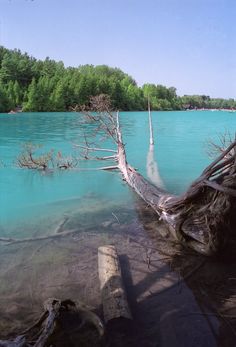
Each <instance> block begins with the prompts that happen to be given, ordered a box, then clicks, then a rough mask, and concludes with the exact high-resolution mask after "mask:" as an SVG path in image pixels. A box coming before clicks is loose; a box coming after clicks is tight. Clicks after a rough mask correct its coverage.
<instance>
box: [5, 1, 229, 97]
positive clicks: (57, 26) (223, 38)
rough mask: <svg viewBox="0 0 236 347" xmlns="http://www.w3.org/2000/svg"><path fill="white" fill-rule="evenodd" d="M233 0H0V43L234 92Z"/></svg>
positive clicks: (187, 89) (141, 77)
mask: <svg viewBox="0 0 236 347" xmlns="http://www.w3.org/2000/svg"><path fill="white" fill-rule="evenodd" d="M235 18H236V0H33V1H32V0H0V45H3V46H5V47H7V48H10V49H13V48H17V49H20V50H21V51H23V52H27V53H28V54H29V55H32V56H33V57H35V58H37V59H45V58H46V57H47V56H48V57H50V58H51V59H55V60H56V61H59V60H61V61H63V62H64V64H65V66H79V65H83V64H93V65H100V64H107V65H109V66H111V67H118V68H120V69H121V70H122V71H124V72H126V73H128V74H129V75H131V76H132V77H133V78H134V79H135V80H136V82H137V83H138V85H140V86H141V85H143V84H144V83H154V84H163V85H165V86H167V87H171V86H174V87H176V88H177V94H178V95H184V94H204V95H209V96H211V97H224V98H236V21H235Z"/></svg>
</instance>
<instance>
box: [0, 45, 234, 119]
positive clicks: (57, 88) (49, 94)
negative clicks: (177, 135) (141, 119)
mask: <svg viewBox="0 0 236 347" xmlns="http://www.w3.org/2000/svg"><path fill="white" fill-rule="evenodd" d="M99 94H107V95H109V97H110V99H111V101H112V106H113V108H114V109H119V110H121V111H137V110H138V111H143V110H145V109H146V108H147V99H148V98H149V99H150V104H151V108H152V109H153V110H165V111H171V110H185V109H201V108H204V109H208V108H210V109H235V108H236V100H235V99H222V98H210V97H209V96H206V95H184V96H182V97H181V96H178V95H177V92H176V88H175V87H166V86H163V85H161V84H149V83H146V84H144V85H143V86H142V87H139V86H138V85H137V83H136V81H135V80H134V79H133V78H132V77H131V76H129V75H128V74H126V73H124V72H123V71H121V70H120V69H119V68H112V67H109V66H107V65H99V66H93V65H80V66H78V67H65V66H64V63H63V62H62V61H59V62H56V61H55V60H52V59H50V58H49V57H47V58H46V59H45V60H44V61H42V60H37V59H35V58H34V57H31V56H29V55H28V54H27V53H22V52H21V51H20V50H17V49H14V50H9V49H7V48H5V47H3V46H0V112H9V111H10V110H15V109H17V108H19V109H21V110H22V111H24V112H60V111H71V110H73V109H74V108H75V107H76V106H79V105H86V104H88V103H89V100H90V97H91V96H95V95H99Z"/></svg>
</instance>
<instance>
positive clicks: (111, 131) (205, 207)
mask: <svg viewBox="0 0 236 347" xmlns="http://www.w3.org/2000/svg"><path fill="white" fill-rule="evenodd" d="M91 106H92V110H93V111H97V113H96V115H94V114H91V113H89V112H85V115H86V119H89V121H90V122H94V123H96V124H98V127H97V129H98V131H100V132H101V130H103V132H104V133H105V134H106V135H107V136H108V137H110V138H111V140H112V141H113V142H114V143H115V144H116V146H117V155H116V158H115V161H116V163H117V167H118V168H119V170H120V172H121V173H122V176H123V179H124V180H125V181H126V182H127V184H128V185H129V186H130V187H131V188H132V189H133V190H134V191H135V192H136V193H137V194H138V195H139V196H140V197H141V198H142V199H143V200H144V201H146V203H147V204H148V205H149V206H150V207H151V208H153V209H154V211H155V212H156V213H157V214H158V216H159V218H160V219H162V220H163V221H164V222H165V223H167V225H168V227H169V231H170V233H171V234H172V235H173V237H174V238H175V239H176V240H178V241H179V242H181V243H182V244H184V245H186V246H188V247H190V248H193V249H194V250H195V251H197V252H199V253H202V254H204V255H213V254H215V253H216V252H218V251H219V250H220V249H221V248H222V246H224V245H225V244H226V243H227V241H228V239H229V238H230V237H231V236H232V235H233V236H235V231H234V227H235V224H236V221H235V219H236V218H235V214H236V140H235V141H233V142H232V143H231V144H230V145H229V146H228V148H227V149H225V150H223V151H222V153H221V154H220V155H219V156H218V158H217V159H215V160H214V161H213V162H212V163H211V164H210V165H209V166H208V167H207V168H206V169H205V170H204V171H203V173H202V174H201V176H200V177H199V178H198V179H196V180H195V181H194V182H193V183H192V184H191V186H190V187H189V189H188V190H187V191H186V192H185V193H184V194H183V195H181V196H175V195H172V194H169V193H168V192H166V191H165V190H163V189H162V188H161V187H158V186H154V185H152V184H151V183H150V182H148V181H147V180H146V179H145V178H144V177H143V176H141V175H140V174H139V173H138V172H137V171H136V170H135V169H134V168H133V167H132V166H131V165H130V164H129V163H128V162H127V159H126V152H125V145H124V143H123V139H122V132H121V129H120V125H119V114H118V112H117V115H116V116H115V113H113V112H111V111H110V103H109V100H108V99H107V98H106V97H105V96H104V95H101V96H97V97H93V98H92V99H91ZM149 117H150V116H149ZM149 119H150V118H149ZM150 134H152V127H151V125H150ZM152 142H153V139H152V138H151V139H150V143H152ZM94 147H95V146H93V148H89V146H88V144H87V146H86V155H87V153H88V152H89V151H90V149H91V150H93V149H95V150H96V147H95V148H94ZM103 150H104V151H105V149H103ZM112 151H114V149H112ZM86 159H88V157H86Z"/></svg>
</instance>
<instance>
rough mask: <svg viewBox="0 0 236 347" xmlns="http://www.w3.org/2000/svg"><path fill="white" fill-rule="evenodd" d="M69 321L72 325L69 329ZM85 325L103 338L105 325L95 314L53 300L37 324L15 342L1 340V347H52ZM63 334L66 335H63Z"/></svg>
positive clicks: (67, 302)
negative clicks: (60, 338)
mask: <svg viewBox="0 0 236 347" xmlns="http://www.w3.org/2000/svg"><path fill="white" fill-rule="evenodd" d="M68 321H70V324H71V325H70V326H69V327H68ZM85 324H89V326H91V327H93V329H95V330H96V331H97V336H98V339H100V338H101V337H102V336H103V334H104V326H103V323H102V321H101V320H100V318H99V317H98V316H97V315H96V314H95V313H93V312H92V311H89V310H87V309H84V308H81V307H80V305H76V303H75V302H73V301H71V300H64V301H60V300H58V299H54V298H51V299H48V300H47V301H46V302H45V303H44V313H43V314H42V315H41V316H40V318H39V319H38V321H37V322H36V323H34V324H33V325H32V326H31V327H29V328H28V329H27V330H25V331H24V332H22V333H21V334H20V335H18V336H17V337H16V338H15V339H14V340H0V347H47V346H51V345H54V343H55V341H57V338H58V336H65V338H66V336H67V335H69V336H70V335H71V336H72V335H73V334H75V333H78V332H79V331H81V329H82V328H83V327H84V325H85ZM63 333H64V334H66V335H61V334H63ZM70 340H71V337H70ZM65 342H66V341H65Z"/></svg>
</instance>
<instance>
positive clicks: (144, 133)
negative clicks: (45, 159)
mask: <svg viewBox="0 0 236 347" xmlns="http://www.w3.org/2000/svg"><path fill="white" fill-rule="evenodd" d="M152 116H153V127H154V139H155V153H154V159H155V161H156V164H157V166H158V171H159V175H160V177H161V179H162V181H163V184H164V186H165V188H166V189H167V190H168V191H170V192H172V193H176V194H179V193H181V192H183V191H184V190H185V189H186V188H187V186H188V185H189V184H190V182H191V181H192V180H193V179H195V178H196V177H197V176H198V175H199V174H200V173H201V171H202V170H203V169H204V167H205V166H206V165H207V164H208V163H209V162H210V158H209V157H208V155H207V141H208V140H209V139H212V140H214V141H218V135H219V134H220V133H224V132H225V131H230V132H231V133H232V135H233V134H234V132H235V129H236V116H235V114H233V113H229V112H211V111H191V112H153V113H152ZM79 121H80V116H79V115H78V114H75V113H22V114H16V115H8V114H1V115H0V162H1V163H2V165H1V167H0V207H1V209H0V233H1V235H2V234H4V235H7V234H8V233H10V232H11V228H12V230H14V229H15V227H16V226H19V225H26V224H27V223H33V224H34V223H37V221H39V220H42V219H43V218H47V217H48V216H51V215H53V214H55V216H56V215H57V214H63V213H67V212H68V211H72V212H73V209H76V208H77V207H78V205H79V204H81V201H83V204H84V205H83V206H86V204H87V206H88V209H89V208H90V206H92V204H93V203H94V201H96V202H97V204H100V205H101V206H102V205H103V204H104V205H107V204H109V203H112V204H117V205H122V204H132V203H133V195H132V193H131V191H130V190H129V188H128V187H127V186H126V185H125V184H124V182H123V181H122V180H121V178H120V175H119V173H118V172H104V171H91V170H89V171H79V170H71V171H66V172H54V173H50V174H45V173H41V172H35V171H31V170H24V169H20V168H18V167H17V166H16V164H15V160H16V157H17V156H18V155H19V153H20V151H21V146H22V145H23V144H24V143H25V142H31V143H35V144H42V145H43V146H44V147H43V148H44V149H45V150H48V149H51V148H53V149H54V150H55V151H60V152H62V153H63V154H70V153H73V154H74V155H75V156H78V155H79V154H78V152H77V151H76V149H75V148H74V147H73V143H75V142H76V143H80V142H81V141H82V132H84V131H85V132H90V130H91V129H90V128H91V126H87V127H86V126H83V129H82V128H81V125H80V122H79ZM121 124H122V127H123V134H124V142H125V143H126V150H127V155H128V159H129V162H130V164H131V165H133V166H134V167H136V168H138V169H139V171H140V172H141V173H142V174H143V175H144V176H145V177H148V173H147V155H148V149H149V134H148V115H147V112H124V113H121ZM82 130H83V131H82ZM99 165H100V163H99ZM102 165H104V164H103V163H102ZM105 165H106V164H105ZM80 166H81V167H83V168H95V167H97V166H98V163H97V162H92V161H86V162H85V163H81V164H80ZM22 232H23V231H22Z"/></svg>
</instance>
